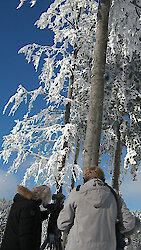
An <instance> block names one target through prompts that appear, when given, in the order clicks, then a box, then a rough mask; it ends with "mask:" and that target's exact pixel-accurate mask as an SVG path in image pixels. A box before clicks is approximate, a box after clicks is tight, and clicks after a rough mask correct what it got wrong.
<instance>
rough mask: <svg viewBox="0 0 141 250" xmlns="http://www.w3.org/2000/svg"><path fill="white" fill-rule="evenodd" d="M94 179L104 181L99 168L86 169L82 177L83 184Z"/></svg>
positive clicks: (103, 175)
mask: <svg viewBox="0 0 141 250" xmlns="http://www.w3.org/2000/svg"><path fill="white" fill-rule="evenodd" d="M94 178H97V179H100V180H102V181H105V174H104V172H103V170H102V169H101V168H100V167H99V166H95V167H89V168H86V170H85V172H84V175H83V179H84V183H85V182H87V181H89V180H91V179H94Z"/></svg>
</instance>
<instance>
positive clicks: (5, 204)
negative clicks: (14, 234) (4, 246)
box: [0, 199, 12, 245]
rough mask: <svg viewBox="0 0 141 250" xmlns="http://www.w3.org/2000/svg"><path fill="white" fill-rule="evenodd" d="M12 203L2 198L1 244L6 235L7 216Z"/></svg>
mask: <svg viewBox="0 0 141 250" xmlns="http://www.w3.org/2000/svg"><path fill="white" fill-rule="evenodd" d="M11 204H12V203H11V201H6V200H5V199H0V245H1V243H2V238H3V235H4V231H5V226H6V222H7V217H8V214H9V211H10V207H11Z"/></svg>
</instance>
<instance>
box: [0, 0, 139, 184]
mask: <svg viewBox="0 0 141 250" xmlns="http://www.w3.org/2000/svg"><path fill="white" fill-rule="evenodd" d="M24 2H25V0H21V1H20V4H19V6H18V7H21V6H22V4H24ZM35 3H36V1H31V5H32V6H34V4H35ZM97 7H98V4H97V2H95V1H91V0H87V1H86V0H83V1H82V0H81V1H80V0H75V1H71V0H66V1H63V0H55V1H54V3H52V4H51V5H50V7H49V9H48V10H47V11H46V12H44V13H42V14H41V16H40V18H39V20H37V21H36V23H35V24H36V25H37V27H38V28H40V29H44V28H50V29H51V30H52V31H53V33H54V44H53V46H51V47H50V46H46V45H45V46H41V45H38V44H36V43H34V44H29V45H27V46H24V47H23V48H22V49H20V51H19V53H24V54H25V56H26V59H27V61H28V63H29V62H31V61H32V62H33V64H34V67H35V70H36V71H37V70H38V65H39V61H40V58H41V57H44V64H43V67H42V71H41V74H40V75H39V80H40V86H39V88H37V89H35V90H33V91H27V90H26V89H25V88H24V87H23V86H21V85H20V86H19V88H18V90H17V93H16V94H15V95H14V96H12V97H11V98H10V100H9V102H8V104H7V105H6V107H5V110H4V112H5V111H6V109H7V108H8V106H9V104H11V103H12V104H13V106H12V108H11V110H10V114H13V115H14V113H15V112H16V110H17V108H19V106H20V104H21V102H23V101H25V103H28V111H27V113H26V114H25V115H24V117H23V119H22V120H17V121H15V122H16V125H15V126H14V127H13V129H12V131H11V133H10V134H9V135H7V136H5V137H4V142H3V151H2V152H1V155H0V156H1V157H3V159H4V161H5V162H8V161H9V157H10V156H11V154H12V153H13V152H16V154H17V157H15V160H14V162H13V165H12V166H11V168H10V171H17V170H18V168H19V167H20V165H21V163H22V162H23V161H24V160H26V159H27V157H28V156H29V155H30V156H32V160H33V161H32V163H31V165H30V166H29V168H28V169H27V171H26V173H25V176H24V182H25V181H26V180H27V179H29V178H30V177H34V179H35V181H36V182H39V181H40V182H42V183H43V182H44V183H49V184H50V185H51V186H52V185H56V186H57V185H61V184H62V183H63V184H64V186H65V185H68V183H69V184H70V179H71V176H72V174H73V178H74V180H75V178H76V176H77V177H79V175H80V172H81V168H80V167H79V166H78V164H77V160H76V161H75V159H74V158H75V156H77V157H76V158H78V152H76V151H75V149H76V148H79V145H80V144H81V145H82V144H83V145H84V140H85V133H86V125H87V115H88V108H89V100H90V90H91V82H92V75H93V74H92V65H93V59H94V48H95V29H96V21H97ZM134 14H136V15H134ZM119 17H120V18H119ZM137 17H138V19H137ZM131 20H133V22H131ZM136 21H137V25H135V23H136ZM123 30H124V32H123ZM138 30H139V3H138V1H126V2H125V1H124V0H120V1H112V8H111V12H110V21H109V37H108V41H109V43H108V51H107V65H106V75H105V76H106V84H105V100H104V122H103V131H102V140H103V141H102V147H101V151H102V153H106V154H107V153H108V154H110V156H111V162H112V169H113V167H114V161H115V155H116V154H115V152H116V149H117V147H116V143H117V142H118V134H117V131H118V130H117V129H118V127H119V125H118V123H117V121H118V120H119V119H120V117H122V124H120V131H121V130H122V131H123V132H122V133H121V134H120V140H121V139H122V146H124V147H126V148H127V154H126V158H125V163H126V164H125V166H127V165H128V164H127V163H128V162H130V164H132V163H133V164H132V165H134V166H132V172H133V174H134V176H135V173H136V170H137V169H136V167H137V165H138V163H139V161H140V158H139V157H140V154H138V152H139V151H138V150H140V149H139V147H138V143H139V142H140V134H139V133H138V132H137V130H136V128H137V127H138V125H137V124H138V122H140V118H139V115H138V114H139V112H140V109H139V100H140V99H139V98H140V95H139V89H140V85H139V83H137V84H134V82H138V78H139V64H138V63H137V62H138V60H139V53H138V52H139V49H137V48H139V42H138V38H139V36H137V33H138ZM127 31H129V32H127ZM133 38H134V39H133ZM134 45H135V46H134ZM131 51H132V53H130V52H131ZM119 65H120V67H119ZM136 65H137V66H136ZM130 68H132V75H131V74H130ZM125 71H126V72H125ZM120 76H121V78H120ZM135 76H136V80H135V79H134V78H135ZM126 78H129V80H128V84H126ZM132 90H133V91H132ZM136 90H137V91H136ZM124 92H126V94H125V93H124ZM123 93H124V96H123ZM39 95H41V96H42V97H43V98H44V99H45V100H46V106H45V107H43V108H42V109H41V111H40V112H39V113H37V114H34V115H31V110H32V107H33V104H34V101H36V98H37V97H38V96H39ZM125 99H126V101H124V104H125V105H124V104H123V100H125ZM130 99H131V100H132V104H133V101H135V102H136V103H137V104H136V105H134V106H133V105H131V103H130V102H129V100H130ZM114 103H115V104H114ZM127 103H128V105H127ZM123 106H124V109H126V110H127V109H128V112H119V111H120V110H121V107H122V109H123ZM117 117H118V119H117ZM136 120H138V122H136ZM131 124H132V125H131ZM117 125H118V126H117ZM136 125H137V126H136ZM125 132H126V133H125ZM129 134H131V136H129ZM80 139H81V141H80ZM76 141H77V142H78V147H76ZM92 143H93V140H92ZM117 144H118V143H117ZM119 148H120V143H119ZM97 152H98V148H97ZM135 154H136V155H135ZM120 155H121V153H120V152H119V157H118V160H119V162H120ZM135 157H136V159H135ZM97 158H98V157H97ZM133 159H134V160H135V161H137V164H136V163H135V162H134V161H133ZM64 160H65V165H64V166H63V167H62V162H63V161H64ZM74 163H75V164H74ZM124 169H126V168H124Z"/></svg>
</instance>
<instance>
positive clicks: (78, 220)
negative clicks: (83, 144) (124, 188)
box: [57, 167, 135, 250]
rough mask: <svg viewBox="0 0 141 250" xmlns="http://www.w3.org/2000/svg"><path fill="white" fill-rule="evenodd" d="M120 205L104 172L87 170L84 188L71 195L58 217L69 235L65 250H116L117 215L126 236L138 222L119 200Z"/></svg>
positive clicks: (60, 225) (120, 199)
mask: <svg viewBox="0 0 141 250" xmlns="http://www.w3.org/2000/svg"><path fill="white" fill-rule="evenodd" d="M118 203H119V204H118V205H119V209H117V202H116V199H115V197H114V195H113V193H112V192H111V190H110V188H109V187H108V186H107V185H105V175H104V172H103V171H102V169H101V168H100V167H91V168H88V169H86V172H85V174H84V184H83V185H82V186H81V187H80V189H79V190H78V191H77V190H75V189H74V190H72V191H71V193H70V195H69V197H68V200H67V201H66V203H65V205H64V208H63V209H62V211H61V212H60V214H59V217H58V222H57V223H58V228H59V229H60V230H61V231H63V232H65V233H66V234H68V238H67V244H66V250H116V230H115V224H116V221H117V211H119V212H118V213H119V214H118V218H119V220H120V230H121V231H122V232H123V233H124V232H128V231H130V230H132V229H133V228H134V226H135V218H134V216H133V215H132V213H131V212H130V211H129V209H128V208H127V206H126V204H125V202H124V200H123V199H122V198H121V197H120V196H118Z"/></svg>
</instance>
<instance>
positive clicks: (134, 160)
mask: <svg viewBox="0 0 141 250" xmlns="http://www.w3.org/2000/svg"><path fill="white" fill-rule="evenodd" d="M137 2H138V1H128V0H127V1H123V0H120V1H118V2H117V1H113V3H112V8H111V12H110V21H109V31H110V33H109V43H108V51H107V68H106V78H107V81H106V85H105V99H104V120H103V133H102V135H103V136H102V140H103V141H102V150H103V152H104V153H106V154H107V153H108V154H109V155H110V161H109V163H110V164H109V165H111V170H112V172H113V187H114V188H116V189H117V190H118V189H119V177H120V172H121V156H122V155H124V164H123V166H122V168H123V172H126V171H127V169H128V168H129V167H130V168H131V173H132V176H133V179H135V178H136V175H137V172H138V167H139V165H140V162H141V154H140V151H141V132H140V126H141V115H140V114H141V112H140V107H141V83H140V79H141V73H140V72H141V71H140V70H141V65H140V56H141V55H140V47H141V41H140V20H139V12H138V8H139V5H138V3H137Z"/></svg>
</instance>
